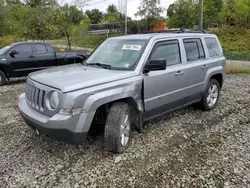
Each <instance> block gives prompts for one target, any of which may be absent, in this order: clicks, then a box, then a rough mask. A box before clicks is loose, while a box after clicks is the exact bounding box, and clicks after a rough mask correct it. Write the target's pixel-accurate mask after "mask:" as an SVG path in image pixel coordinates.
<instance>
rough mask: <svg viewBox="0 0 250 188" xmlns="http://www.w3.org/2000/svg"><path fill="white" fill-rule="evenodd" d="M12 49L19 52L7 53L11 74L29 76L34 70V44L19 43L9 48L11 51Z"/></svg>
mask: <svg viewBox="0 0 250 188" xmlns="http://www.w3.org/2000/svg"><path fill="white" fill-rule="evenodd" d="M11 51H16V52H17V54H15V55H13V56H11V55H10V54H8V55H7V59H8V62H9V64H10V66H9V67H10V70H11V71H10V74H11V75H10V76H13V77H19V76H27V75H28V74H29V73H30V72H32V71H33V70H34V62H35V58H34V56H33V50H32V45H31V44H30V43H27V44H17V45H15V46H13V47H12V48H11V49H10V50H9V52H11Z"/></svg>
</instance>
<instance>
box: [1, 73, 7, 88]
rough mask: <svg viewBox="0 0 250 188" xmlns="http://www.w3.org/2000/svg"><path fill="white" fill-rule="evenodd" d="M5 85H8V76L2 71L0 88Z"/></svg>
mask: <svg viewBox="0 0 250 188" xmlns="http://www.w3.org/2000/svg"><path fill="white" fill-rule="evenodd" d="M5 84H6V76H5V74H4V72H2V71H0V86H2V85H5Z"/></svg>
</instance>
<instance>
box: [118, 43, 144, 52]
mask: <svg viewBox="0 0 250 188" xmlns="http://www.w3.org/2000/svg"><path fill="white" fill-rule="evenodd" d="M122 49H123V50H136V51H139V50H140V49H141V45H136V44H124V45H123V47H122Z"/></svg>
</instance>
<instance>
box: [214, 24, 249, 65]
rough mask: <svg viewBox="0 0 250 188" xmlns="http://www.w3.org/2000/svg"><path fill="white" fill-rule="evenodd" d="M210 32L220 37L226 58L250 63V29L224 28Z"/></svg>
mask: <svg viewBox="0 0 250 188" xmlns="http://www.w3.org/2000/svg"><path fill="white" fill-rule="evenodd" d="M209 31H210V32H211V33H214V34H216V35H217V36H218V38H219V40H220V42H221V45H222V48H223V51H224V54H225V56H226V58H228V59H232V60H248V61H250V29H246V28H237V27H223V28H213V29H209Z"/></svg>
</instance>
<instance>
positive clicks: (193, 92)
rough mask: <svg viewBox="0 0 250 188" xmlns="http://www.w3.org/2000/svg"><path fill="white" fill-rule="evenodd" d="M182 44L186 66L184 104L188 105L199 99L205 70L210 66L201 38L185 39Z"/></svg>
mask: <svg viewBox="0 0 250 188" xmlns="http://www.w3.org/2000/svg"><path fill="white" fill-rule="evenodd" d="M183 43H184V48H185V53H186V56H185V57H186V60H185V61H186V64H187V69H186V70H187V82H186V86H185V87H186V88H187V89H186V95H187V97H186V101H185V103H190V102H193V101H196V100H199V99H200V98H201V96H202V90H203V86H204V82H205V77H206V73H207V69H208V68H209V66H210V65H209V63H208V60H207V59H206V56H205V50H204V41H203V38H199V37H197V38H185V39H183Z"/></svg>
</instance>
